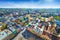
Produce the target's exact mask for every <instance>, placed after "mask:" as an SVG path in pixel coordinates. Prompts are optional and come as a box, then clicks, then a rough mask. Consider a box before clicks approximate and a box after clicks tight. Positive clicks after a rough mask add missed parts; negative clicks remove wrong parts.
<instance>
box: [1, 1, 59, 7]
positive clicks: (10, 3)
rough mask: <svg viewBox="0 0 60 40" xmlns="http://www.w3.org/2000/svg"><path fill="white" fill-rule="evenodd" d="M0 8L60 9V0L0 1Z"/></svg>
mask: <svg viewBox="0 0 60 40" xmlns="http://www.w3.org/2000/svg"><path fill="white" fill-rule="evenodd" d="M0 8H60V0H0Z"/></svg>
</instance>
